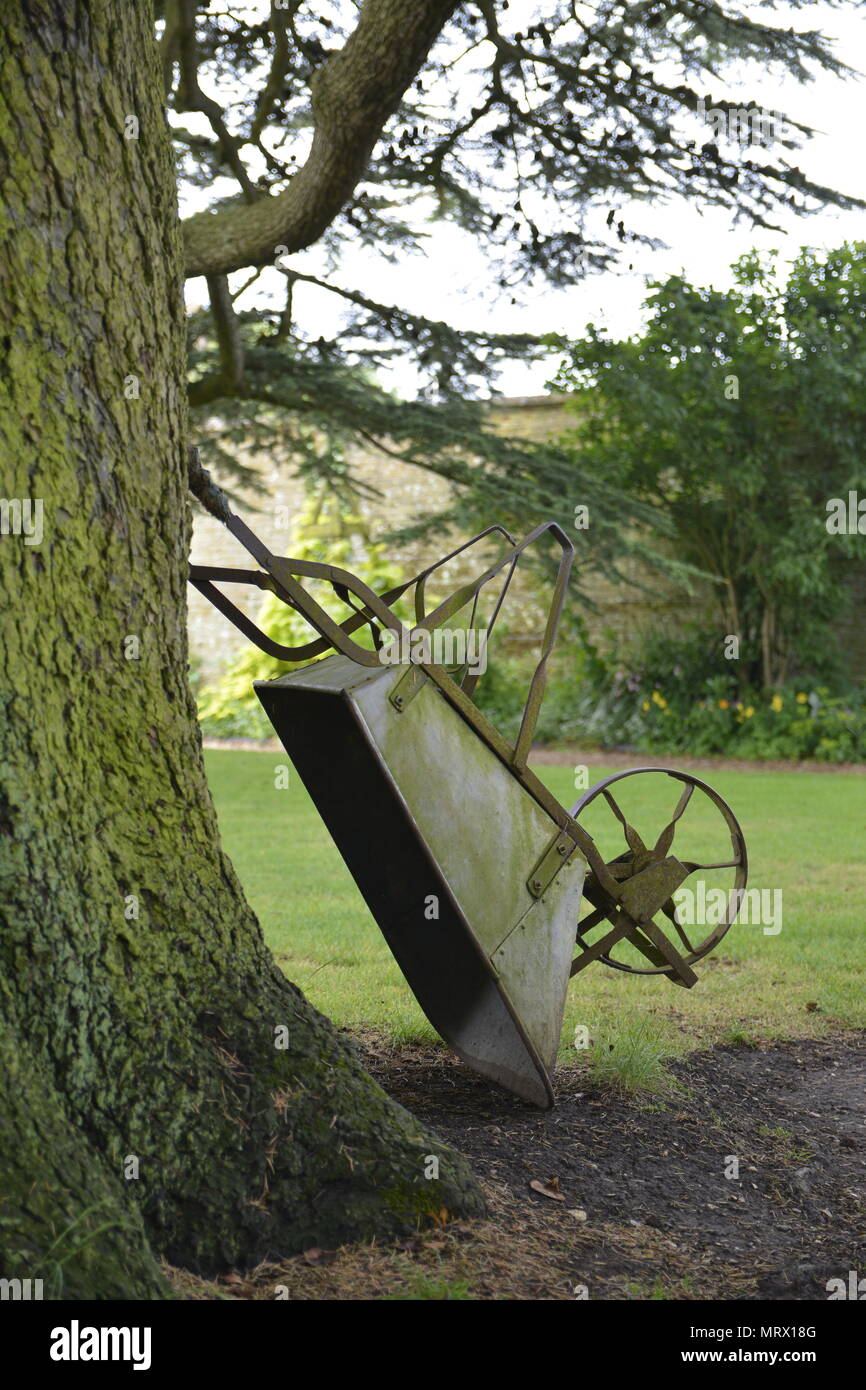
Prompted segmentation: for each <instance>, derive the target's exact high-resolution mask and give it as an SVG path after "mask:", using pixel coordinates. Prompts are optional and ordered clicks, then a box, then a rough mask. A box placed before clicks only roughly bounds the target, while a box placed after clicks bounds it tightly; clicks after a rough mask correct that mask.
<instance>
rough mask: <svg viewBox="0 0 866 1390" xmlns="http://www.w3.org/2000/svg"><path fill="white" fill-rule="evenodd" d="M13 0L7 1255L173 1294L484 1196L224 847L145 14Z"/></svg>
mask: <svg viewBox="0 0 866 1390" xmlns="http://www.w3.org/2000/svg"><path fill="white" fill-rule="evenodd" d="M3 18H4V26H5V28H4V32H3V34H2V37H0V185H2V188H0V209H2V211H0V323H2V330H0V331H2V334H3V356H4V359H5V370H4V372H3V375H2V378H0V491H2V493H3V495H4V498H5V499H6V501H7V502H9V503H10V506H9V507H8V508H7V509H6V517H7V522H8V523H9V524H8V525H7V526H5V527H4V530H5V531H6V532H7V533H5V534H2V535H0V591H2V593H3V595H4V598H5V600H6V614H5V617H4V621H3V625H2V642H0V700H2V706H3V708H2V724H0V1164H2V1176H0V1244H2V1249H0V1274H2V1275H3V1276H5V1277H15V1276H19V1277H22V1278H26V1277H39V1276H40V1275H44V1276H45V1277H46V1278H47V1280H48V1288H49V1289H50V1290H52V1291H54V1292H60V1291H62V1292H63V1293H65V1294H66V1295H71V1296H74V1297H113V1296H126V1297H156V1296H160V1295H165V1294H166V1293H167V1292H168V1286H167V1285H166V1284H165V1281H164V1280H163V1278H162V1276H161V1274H160V1273H159V1270H158V1266H157V1265H156V1263H155V1261H154V1254H155V1253H158V1254H164V1255H165V1256H167V1257H168V1258H169V1259H170V1260H171V1261H173V1262H175V1263H181V1264H186V1265H189V1266H192V1267H195V1268H198V1269H200V1270H203V1271H214V1270H217V1269H220V1268H224V1267H226V1266H228V1265H231V1264H250V1263H253V1262H256V1261H258V1260H260V1259H263V1258H265V1257H274V1256H281V1255H287V1254H289V1253H291V1252H295V1251H298V1250H299V1249H302V1248H303V1247H304V1246H305V1245H307V1244H313V1243H315V1244H320V1245H326V1246H327V1245H330V1246H333V1245H335V1244H337V1243H338V1242H340V1241H343V1240H346V1239H351V1238H366V1237H372V1236H375V1235H378V1236H388V1235H389V1234H395V1233H398V1232H401V1231H405V1230H407V1229H409V1228H411V1227H414V1225H415V1224H416V1223H417V1222H418V1220H419V1219H422V1218H423V1216H424V1214H425V1213H428V1212H432V1211H439V1210H440V1209H441V1208H443V1207H445V1208H447V1209H448V1210H449V1211H451V1212H454V1213H458V1212H463V1213H478V1212H480V1211H481V1210H482V1203H481V1199H480V1196H479V1194H478V1191H477V1189H476V1187H475V1186H474V1184H473V1182H472V1179H471V1177H470V1175H469V1172H468V1170H467V1168H466V1166H465V1164H464V1162H463V1160H462V1159H460V1158H459V1156H457V1155H455V1154H454V1153H453V1152H451V1151H450V1150H448V1149H446V1148H444V1147H443V1146H442V1145H440V1144H439V1143H438V1142H437V1141H436V1140H435V1139H434V1138H433V1137H431V1136H430V1135H429V1134H427V1133H425V1132H424V1131H423V1130H422V1129H421V1127H420V1126H419V1125H418V1124H417V1122H416V1121H415V1120H414V1119H413V1118H412V1117H411V1116H410V1115H408V1114H407V1113H406V1112H405V1111H403V1110H402V1109H401V1108H400V1107H398V1106H397V1105H395V1104H394V1103H393V1102H391V1101H390V1100H389V1099H388V1097H387V1096H386V1095H385V1093H384V1092H383V1091H382V1090H381V1089H380V1088H379V1087H378V1086H377V1085H376V1084H375V1083H374V1082H373V1081H372V1080H371V1079H370V1078H368V1077H367V1076H366V1075H365V1074H364V1072H363V1071H362V1069H361V1068H360V1066H359V1064H358V1062H357V1060H356V1057H355V1055H354V1052H353V1050H352V1049H351V1048H350V1047H349V1046H348V1045H347V1044H346V1043H344V1042H343V1041H342V1040H341V1039H340V1038H339V1036H338V1035H337V1034H336V1032H335V1031H334V1029H333V1027H332V1026H331V1025H330V1024H329V1023H328V1021H327V1020H326V1019H324V1018H322V1017H321V1016H320V1015H319V1014H317V1013H316V1012H315V1010H313V1009H312V1008H311V1007H310V1005H309V1004H308V1003H307V1002H306V1001H305V1000H304V998H303V996H302V995H301V994H300V992H299V991H298V990H297V989H296V988H295V987H294V986H293V985H291V984H289V983H288V982H287V981H286V980H285V979H284V978H283V976H282V975H281V973H280V972H279V971H278V969H277V968H276V966H275V964H274V962H273V961H272V959H271V956H270V954H269V952H268V950H267V948H266V946H265V944H264V941H263V939H262V935H261V932H260V929H259V927H258V924H257V922H256V920H255V918H254V916H253V914H252V912H251V911H250V909H249V907H248V906H247V905H246V903H245V901H244V898H243V895H242V892H241V889H240V887H239V885H238V882H237V879H236V878H235V875H234V873H233V870H232V868H231V865H230V863H229V862H228V860H227V859H226V857H225V855H224V854H223V853H222V852H221V849H220V846H219V836H218V830H217V825H216V820H215V815H214V810H213V806H212V804H211V800H210V796H209V793H208V788H207V784H206V781H205V775H204V768H203V763H202V756H201V744H200V738H199V734H198V729H197V725H196V721H195V708H194V703H193V700H192V697H191V694H190V691H189V688H188V683H187V674H186V664H187V653H186V635H185V616H186V568H187V549H188V541H189V512H188V506H187V497H186V444H187V441H186V438H185V429H186V419H185V403H184V402H185V352H184V324H183V308H182V299H181V285H182V276H183V272H182V256H181V236H180V232H179V224H178V222H177V214H176V206H175V190H174V178H173V169H172V160H171V153H170V148H169V140H168V134H167V130H166V127H165V122H164V114H163V110H162V104H161V97H162V83H163V78H162V73H161V68H160V62H159V55H158V51H157V47H156V43H155V41H154V37H153V33H152V29H151V24H150V10H149V6H147V5H136V4H130V3H128V0H79V3H78V4H77V5H75V6H70V5H69V4H68V3H67V0H41V3H39V4H33V3H32V0H30V2H29V3H27V2H26V0H9V4H8V5H7V6H6V9H5V11H4V17H3ZM131 117H134V118H135V120H134V121H131V120H130V119H129V118H131ZM136 121H137V129H136V125H135V122H136ZM16 501H17V502H18V503H21V504H27V505H26V506H25V507H24V509H23V510H22V508H21V507H20V506H19V507H18V508H17V510H16V507H15V506H13V505H11V504H12V503H14V502H16ZM40 502H41V504H42V507H43V521H42V526H43V534H42V536H41V540H39V541H38V542H37V535H36V531H37V529H38V527H37V526H36V525H35V524H32V523H33V518H34V517H35V516H36V515H37V514H38V506H37V504H38V503H40ZM28 508H29V510H28ZM16 516H19V517H23V518H24V520H22V522H21V525H20V526H18V527H17V533H16V526H15V525H13V524H12V522H14V520H15V518H16ZM28 518H29V520H30V522H31V525H30V527H29V529H30V532H31V534H29V535H26V534H24V531H25V530H26V529H27V525H26V521H27V519H28ZM10 519H11V520H10ZM265 814H266V811H265ZM286 889H287V893H289V892H290V891H291V884H290V883H287V885H286ZM281 1028H285V1029H286V1030H287V1046H286V1047H285V1048H280V1047H279V1046H277V1045H276V1044H277V1043H278V1042H282V1041H285V1040H286V1039H285V1038H284V1036H283V1035H282V1034H281V1033H280V1032H279V1030H280V1029H281ZM428 1154H435V1155H437V1156H438V1158H439V1162H440V1177H439V1179H438V1180H429V1181H428V1180H427V1179H426V1178H425V1175H424V1174H425V1156H426V1155H428Z"/></svg>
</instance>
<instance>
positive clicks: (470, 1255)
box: [172, 1033, 866, 1301]
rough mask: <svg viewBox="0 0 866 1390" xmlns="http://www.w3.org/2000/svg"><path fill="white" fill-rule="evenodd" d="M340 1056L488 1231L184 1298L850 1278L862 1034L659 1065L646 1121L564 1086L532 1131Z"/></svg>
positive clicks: (490, 1292)
mask: <svg viewBox="0 0 866 1390" xmlns="http://www.w3.org/2000/svg"><path fill="white" fill-rule="evenodd" d="M356 1043H357V1045H358V1046H359V1048H360V1050H361V1052H362V1054H363V1057H364V1061H365V1064H366V1066H367V1067H368V1068H369V1069H370V1070H371V1071H372V1072H373V1073H374V1074H375V1075H376V1076H377V1077H378V1079H379V1080H380V1082H381V1083H382V1084H383V1086H385V1088H386V1089H387V1090H388V1091H389V1092H390V1094H391V1095H393V1096H394V1097H395V1099H397V1100H398V1101H400V1102H401V1103H402V1104H404V1105H406V1106H407V1107H408V1108H409V1109H410V1110H411V1111H412V1112H413V1113H414V1114H415V1115H417V1116H418V1117H419V1119H422V1120H423V1121H424V1122H425V1123H426V1124H428V1125H429V1126H431V1127H432V1128H434V1129H435V1130H436V1131H437V1132H438V1133H439V1134H441V1135H442V1137H443V1138H445V1139H447V1140H448V1141H449V1142H450V1143H451V1144H452V1145H453V1146H454V1147H455V1148H457V1149H459V1150H460V1151H461V1152H463V1153H464V1154H466V1156H467V1157H468V1158H469V1160H470V1162H471V1164H472V1165H473V1168H474V1170H475V1172H476V1174H477V1175H478V1177H479V1179H480V1181H481V1182H482V1185H483V1187H484V1190H485V1193H486V1195H487V1199H488V1203H489V1217H488V1219H487V1220H486V1221H474V1222H451V1221H447V1220H446V1221H445V1223H444V1224H442V1225H441V1226H440V1225H436V1226H434V1227H433V1228H432V1229H430V1230H427V1231H425V1232H421V1233H419V1234H418V1235H417V1236H416V1237H412V1238H410V1239H409V1240H407V1241H403V1242H400V1243H399V1244H397V1245H395V1246H390V1247H387V1248H381V1247H371V1246H363V1247H346V1248H345V1249H342V1250H339V1251H313V1252H308V1253H307V1255H306V1256H299V1257H297V1258H295V1259H291V1260H287V1261H282V1262H279V1263H276V1262H275V1263H273V1264H270V1265H267V1266H262V1267H260V1269H259V1270H257V1271H254V1272H253V1273H252V1274H246V1275H244V1274H235V1275H230V1276H228V1277H227V1278H226V1279H223V1280H221V1281H217V1283H213V1284H206V1283H204V1282H203V1281H200V1280H196V1279H193V1278H192V1276H189V1275H186V1274H184V1273H183V1272H181V1271H173V1272H172V1276H173V1278H174V1280H175V1283H176V1285H177V1287H178V1289H179V1290H180V1291H182V1292H183V1293H185V1294H186V1295H187V1296H188V1297H194V1298H208V1297H228V1298H273V1297H274V1285H275V1284H277V1283H282V1284H284V1285H285V1286H286V1287H287V1289H288V1294H289V1297H290V1298H293V1299H350V1300H352V1299H370V1298H373V1299H380V1298H384V1297H391V1298H393V1297H397V1298H417V1297H421V1298H431V1297H433V1298H437V1297H438V1298H452V1297H456V1298H467V1297H468V1298H474V1299H531V1300H535V1299H543V1300H551V1299H552V1300H561V1299H574V1298H575V1297H579V1296H582V1293H583V1290H585V1291H586V1296H588V1297H589V1298H590V1299H641V1300H642V1299H653V1298H656V1299H657V1298H663V1299H685V1300H704V1299H712V1298H719V1299H745V1300H761V1301H763V1300H767V1301H774V1300H789V1299H793V1300H826V1298H827V1281H828V1280H830V1279H834V1278H842V1279H846V1280H847V1278H848V1274H849V1271H851V1270H855V1271H858V1272H859V1276H860V1277H863V1276H864V1275H866V1034H864V1033H849V1034H844V1035H841V1036H838V1037H834V1038H831V1039H823V1040H811V1039H810V1040H798V1041H795V1042H781V1043H774V1044H770V1045H768V1046H762V1047H754V1048H751V1047H718V1048H714V1049H713V1050H712V1051H709V1052H705V1053H695V1054H692V1055H691V1056H689V1057H688V1058H686V1059H684V1060H682V1061H680V1062H677V1063H674V1064H672V1066H671V1071H672V1072H673V1073H674V1075H675V1076H676V1078H677V1080H678V1082H679V1083H680V1086H681V1088H682V1089H681V1090H680V1091H679V1092H678V1093H677V1094H676V1096H675V1097H674V1098H673V1099H669V1100H666V1101H665V1102H664V1103H661V1102H659V1101H657V1100H653V1101H652V1102H650V1101H646V1100H641V1099H639V1098H638V1099H626V1098H620V1097H615V1096H611V1095H609V1094H607V1093H604V1092H601V1091H599V1090H598V1089H597V1088H595V1087H593V1086H592V1085H591V1084H589V1082H588V1080H587V1076H586V1073H585V1072H583V1071H582V1069H581V1068H580V1067H578V1066H575V1067H567V1068H562V1069H561V1070H560V1071H559V1072H558V1074H557V1093H558V1104H557V1106H556V1108H555V1109H554V1110H552V1111H549V1112H546V1113H542V1112H539V1111H536V1110H534V1109H531V1108H529V1107H528V1106H526V1105H524V1104H523V1103H522V1102H520V1101H518V1100H516V1099H515V1098H513V1097H511V1096H509V1095H507V1094H506V1093H504V1092H502V1091H500V1090H498V1089H497V1088H494V1087H491V1086H489V1085H488V1084H487V1083H486V1082H484V1081H483V1080H482V1079H481V1078H479V1077H477V1076H475V1075H474V1074H473V1073H472V1072H470V1071H469V1069H468V1068H467V1067H465V1066H463V1065H462V1064H461V1063H460V1062H459V1061H458V1060H456V1059H455V1058H453V1057H452V1056H451V1055H450V1053H448V1052H446V1051H445V1050H444V1049H441V1048H430V1047H402V1048H398V1049H393V1048H390V1047H388V1046H387V1045H386V1044H385V1043H384V1042H383V1041H382V1040H381V1039H379V1038H377V1037H375V1036H372V1035H364V1036H363V1037H358V1036H357V1035H356ZM733 1159H736V1160H738V1163H739V1177H738V1178H736V1179H734V1178H727V1177H726V1176H725V1172H726V1169H727V1171H729V1172H731V1171H733V1170H732V1160H733ZM533 1180H538V1181H540V1182H541V1183H542V1184H543V1185H544V1186H546V1187H547V1188H548V1189H549V1190H550V1191H554V1192H555V1191H558V1193H559V1194H560V1196H561V1197H562V1199H563V1200H556V1198H555V1197H550V1196H544V1195H542V1194H540V1193H538V1192H536V1191H533V1190H532V1189H531V1187H530V1183H531V1182H532V1181H533Z"/></svg>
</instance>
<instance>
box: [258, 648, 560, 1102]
mask: <svg viewBox="0 0 866 1390" xmlns="http://www.w3.org/2000/svg"><path fill="white" fill-rule="evenodd" d="M406 671H407V668H406V667H405V666H385V665H383V666H381V667H369V666H360V665H359V664H358V663H356V662H354V661H352V660H350V659H349V658H347V657H344V656H339V655H338V656H331V657H328V658H326V659H325V660H322V661H317V662H315V663H313V664H312V665H310V666H305V667H303V668H301V669H299V670H296V671H293V672H291V673H289V674H288V675H285V676H281V677H279V678H278V679H277V680H273V681H258V682H256V691H257V694H258V696H259V699H260V700H261V702H262V705H263V706H264V708H265V710H266V712H267V714H268V716H269V718H270V720H271V722H272V724H273V726H274V728H275V729H276V732H277V734H278V735H279V738H280V740H281V742H282V744H283V746H284V748H285V749H286V752H287V753H288V755H289V757H290V758H291V759H292V762H293V763H294V766H295V768H296V769H297V772H298V774H299V776H300V777H301V780H302V781H303V783H304V785H305V786H306V788H307V790H308V792H309V793H310V796H311V797H312V799H313V801H314V803H315V804H316V806H317V808H318V810H319V812H320V814H321V816H322V819H323V820H324V822H325V824H326V826H327V828H328V830H329V831H330V833H331V835H332V837H333V839H334V841H335V843H336V845H337V847H338V849H339V850H340V853H341V854H342V856H343V859H344V860H345V862H346V864H347V866H348V868H349V870H350V872H351V874H352V876H353V878H354V879H355V882H356V883H357V885H358V887H359V889H360V891H361V893H362V894H363V897H364V898H365V900H366V902H367V905H368V907H369V909H370V911H371V913H372V915H373V917H374V918H375V920H376V922H377V923H378V925H379V927H380V928H381V930H382V933H383V935H384V936H385V939H386V941H387V942H388V945H389V947H390V949H391V951H392V953H393V955H394V957H395V959H396V960H397V963H398V965H399V966H400V969H401V970H402V972H403V974H404V976H405V977H406V980H407V981H408V983H409V985H410V987H411V989H412V992H413V993H414V995H415V997H416V999H417V1000H418V1003H419V1004H420V1005H421V1008H422V1009H423V1010H424V1013H425V1014H426V1016H427V1018H428V1019H429V1020H430V1022H431V1023H432V1025H433V1027H434V1028H436V1030H437V1031H438V1032H439V1033H440V1034H441V1036H442V1037H443V1038H444V1039H445V1040H446V1041H447V1042H448V1043H449V1044H450V1046H451V1047H452V1048H453V1049H454V1051H455V1052H456V1053H457V1054H458V1055H459V1056H460V1057H462V1058H463V1060H464V1061H465V1062H467V1063H468V1065H469V1066H471V1067H473V1068H474V1069H475V1070H476V1071H478V1072H481V1073H482V1074H483V1075H484V1076H487V1077H490V1078H492V1079H493V1080H495V1081H497V1082H499V1083H500V1084H501V1085H503V1086H505V1087H507V1088H508V1089H509V1090H511V1091H513V1092H515V1093H516V1094H517V1095H519V1096H522V1097H523V1098H524V1099H526V1100H528V1101H531V1102H533V1103H534V1104H536V1105H540V1106H543V1107H546V1106H549V1105H552V1104H553V1091H552V1088H551V1084H550V1073H551V1071H552V1069H553V1066H554V1064H555V1061H556V1052H557V1046H558V1042H559V1034H560V1029H561V1026H562V1014H563V1010H564V1007H565V994H566V988H567V985H568V978H569V970H570V967H571V962H572V957H573V953H574V941H575V924H576V922H577V919H578V915H579V906H580V899H581V894H582V891H583V880H584V874H585V870H586V863H585V860H584V859H583V857H582V856H581V855H580V853H579V852H577V851H575V852H573V853H569V854H568V856H567V857H566V858H565V859H564V860H563V861H562V863H561V864H558V865H556V869H555V872H553V874H552V876H550V877H549V879H548V875H547V874H546V875H545V882H544V884H543V886H542V890H541V891H540V892H538V893H537V894H536V893H533V892H532V891H530V886H529V880H530V878H531V875H532V873H533V869H534V867H535V866H537V865H538V864H539V863H540V862H541V861H542V860H543V859H545V856H546V862H548V863H549V860H550V858H551V855H550V850H551V846H552V845H553V844H554V842H555V840H556V837H557V835H558V834H560V833H561V831H560V827H559V826H558V825H557V824H556V823H555V821H554V820H553V819H552V817H551V816H550V814H549V812H548V811H546V810H545V809H544V808H543V807H542V806H541V805H540V804H539V802H538V801H536V799H535V797H533V796H532V794H531V793H530V792H529V790H527V788H526V787H525V786H524V785H522V783H521V782H520V780H519V779H518V778H517V777H515V776H514V773H513V771H512V770H511V769H510V768H509V767H508V766H507V765H506V764H505V763H504V762H503V761H502V759H501V758H500V757H499V756H497V754H496V753H495V752H493V750H492V748H491V747H490V746H488V744H487V743H486V742H485V741H484V739H483V737H482V736H479V731H478V728H477V727H475V726H474V725H473V724H472V723H470V722H469V721H468V720H467V719H466V718H464V716H463V715H462V714H461V713H460V711H459V710H458V709H457V708H456V707H455V705H453V704H452V703H451V702H450V701H449V700H448V699H447V698H446V697H445V696H444V694H443V692H442V691H441V689H440V688H439V686H438V685H437V684H436V683H435V682H434V681H433V680H431V679H429V678H426V677H425V678H422V679H421V681H420V686H416V692H417V693H414V694H413V696H412V698H411V699H409V700H407V701H406V703H405V705H404V707H403V708H402V709H400V710H398V709H397V708H396V707H395V705H394V704H392V702H391V700H390V699H389V695H390V694H391V692H392V690H393V688H394V686H395V685H396V684H397V682H398V681H399V680H401V678H402V677H404V676H405V674H406ZM554 857H555V856H554Z"/></svg>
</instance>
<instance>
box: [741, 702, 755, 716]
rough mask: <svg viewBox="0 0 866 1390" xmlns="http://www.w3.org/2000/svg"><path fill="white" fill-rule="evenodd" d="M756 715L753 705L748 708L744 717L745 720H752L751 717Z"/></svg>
mask: <svg viewBox="0 0 866 1390" xmlns="http://www.w3.org/2000/svg"><path fill="white" fill-rule="evenodd" d="M754 713H755V710H754V706H753V705H749V706H748V708H747V709H746V710H745V712H744V715H743V717H744V718H745V719H751V717H752V715H753V714H754Z"/></svg>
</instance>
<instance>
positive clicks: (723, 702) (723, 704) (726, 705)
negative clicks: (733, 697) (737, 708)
mask: <svg viewBox="0 0 866 1390" xmlns="http://www.w3.org/2000/svg"><path fill="white" fill-rule="evenodd" d="M730 708H731V706H730V702H729V701H728V700H720V701H719V709H730Z"/></svg>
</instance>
